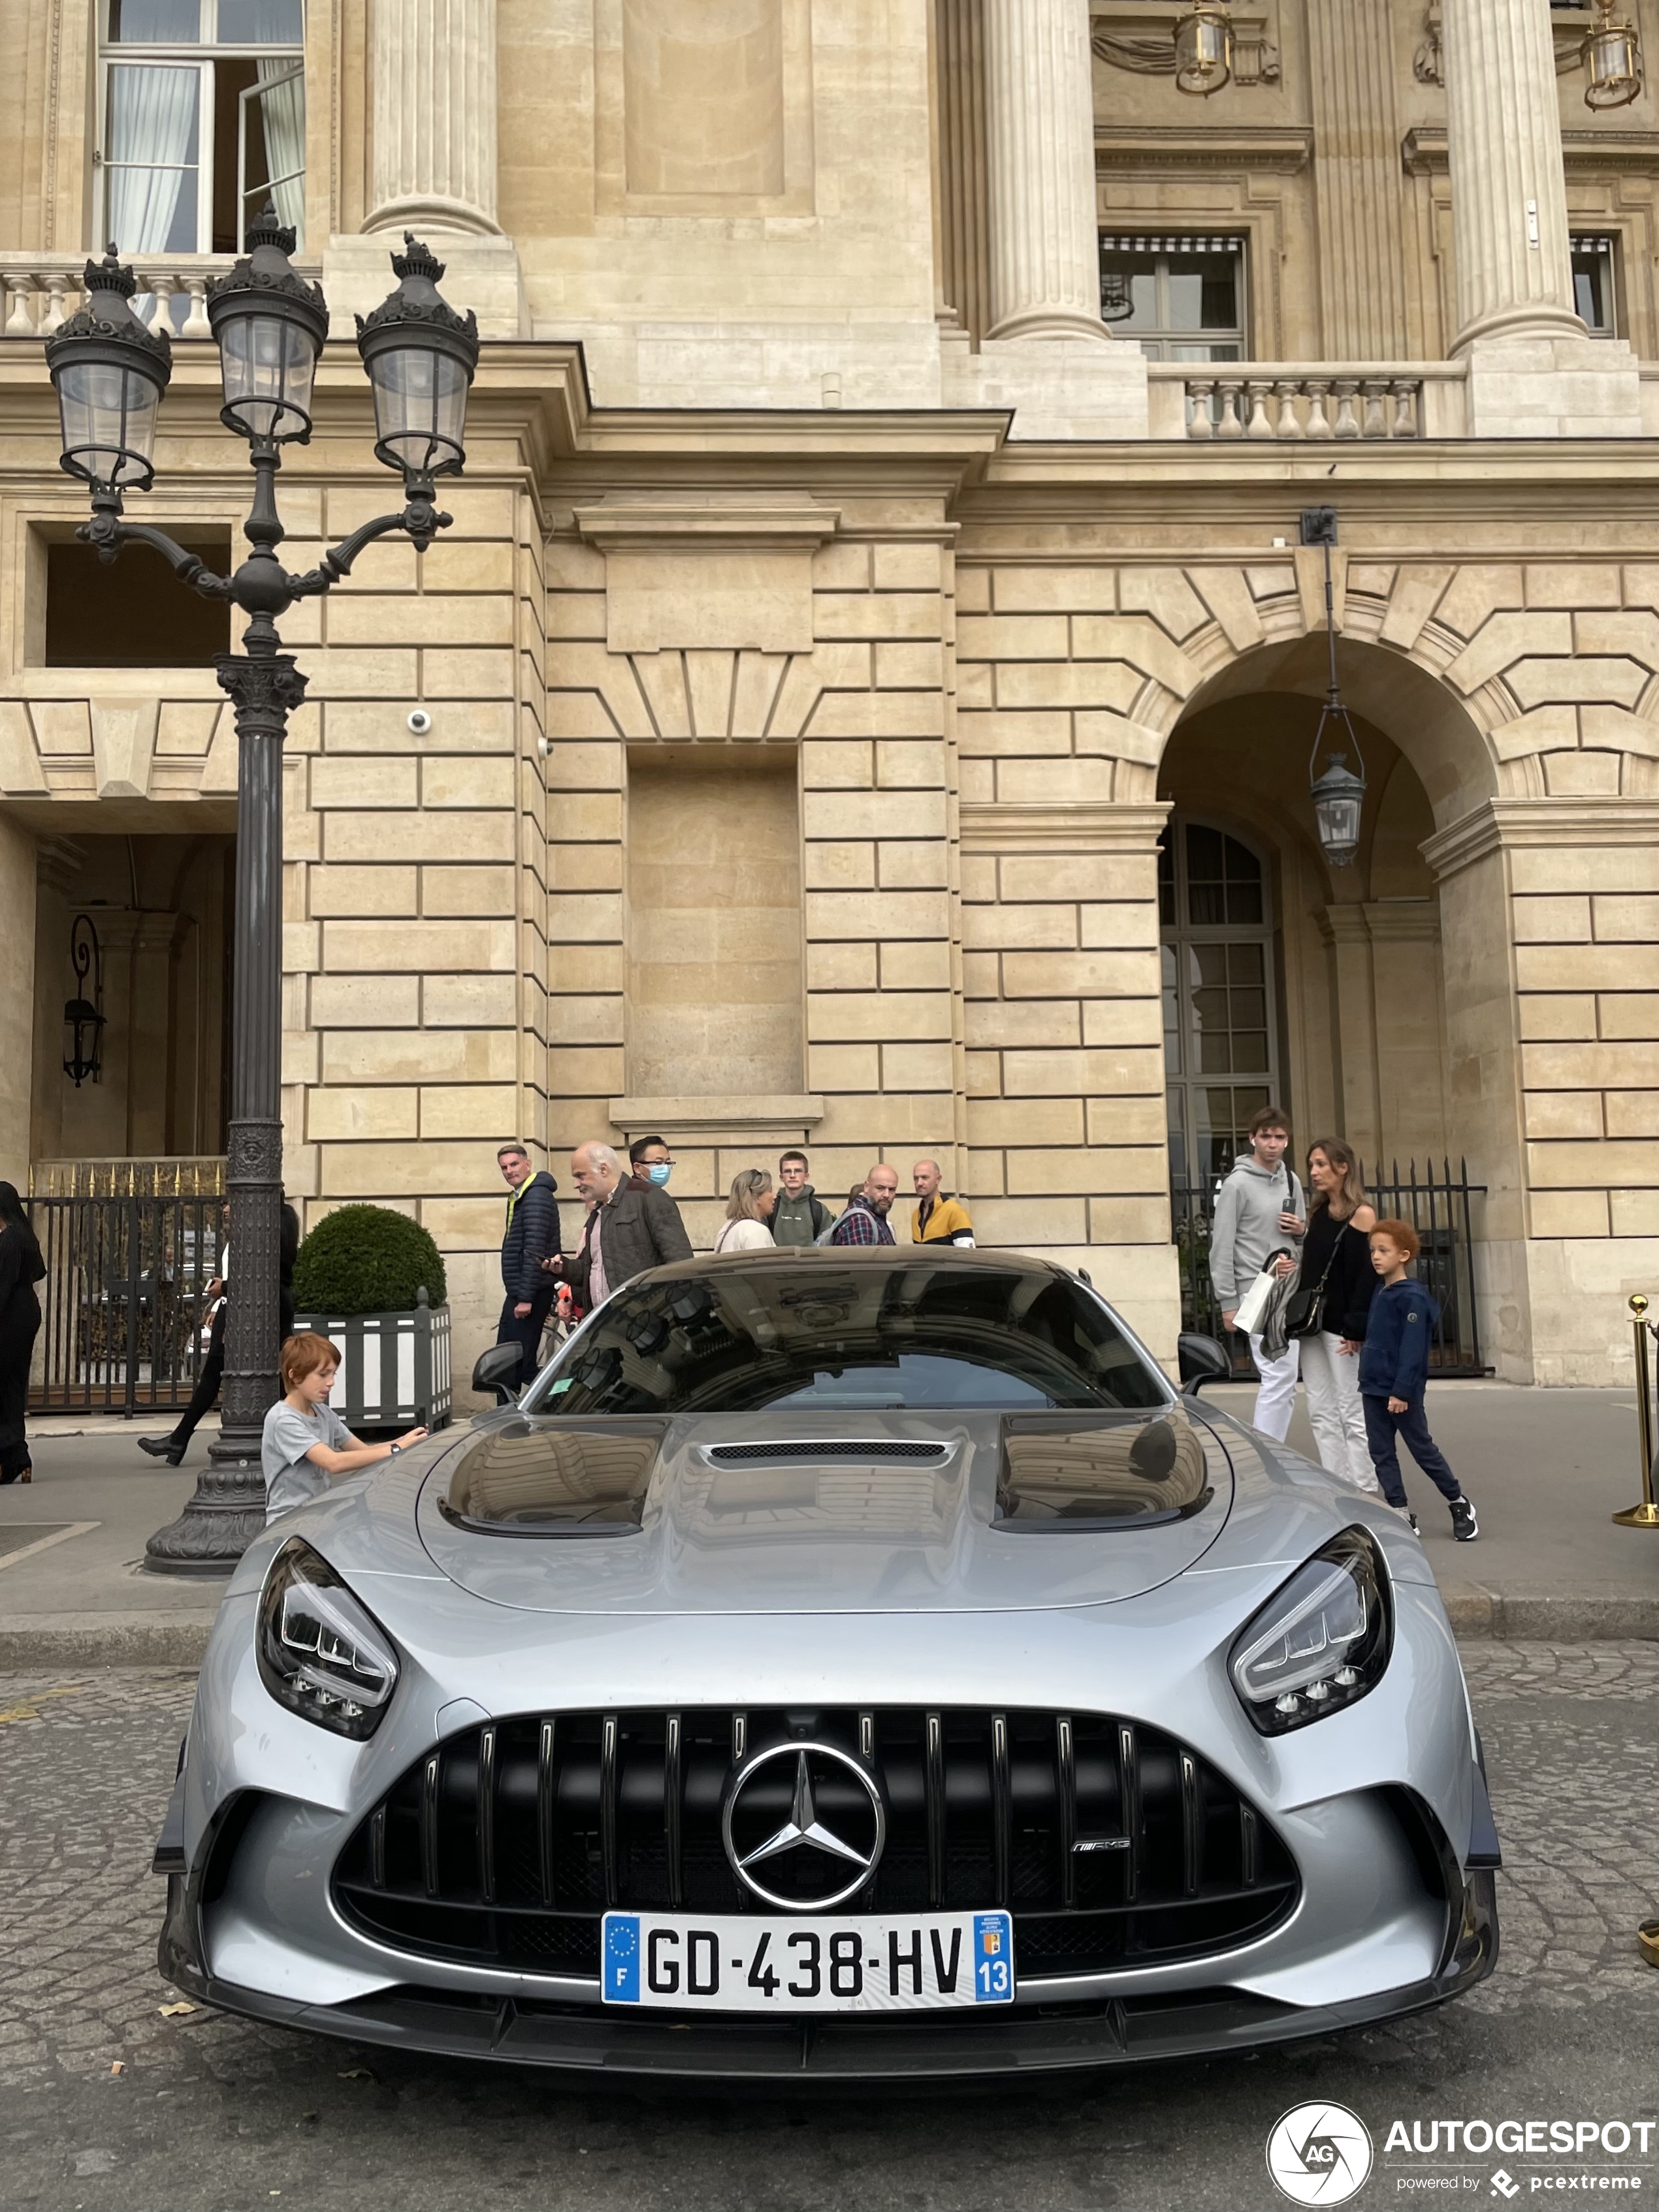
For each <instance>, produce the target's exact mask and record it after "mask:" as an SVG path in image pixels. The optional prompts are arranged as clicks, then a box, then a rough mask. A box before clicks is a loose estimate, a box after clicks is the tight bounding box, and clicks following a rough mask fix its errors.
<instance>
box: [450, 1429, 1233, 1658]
mask: <svg viewBox="0 0 1659 2212" xmlns="http://www.w3.org/2000/svg"><path fill="white" fill-rule="evenodd" d="M1090 1422H1091V1417H1088V1416H1079V1417H1078V1418H1077V1420H1076V1421H1075V1422H1073V1423H1069V1424H1059V1425H1067V1426H1071V1427H1074V1428H1075V1427H1087V1426H1088V1425H1090ZM1093 1425H1094V1429H1095V1431H1096V1433H1097V1436H1098V1437H1099V1439H1100V1442H1099V1445H1098V1451H1099V1454H1100V1455H1101V1456H1102V1459H1103V1461H1108V1460H1109V1462H1111V1467H1112V1468H1113V1469H1114V1470H1118V1469H1121V1468H1122V1466H1123V1464H1124V1462H1125V1458H1126V1454H1133V1453H1134V1451H1135V1449H1136V1439H1137V1438H1139V1437H1143V1436H1145V1435H1146V1433H1147V1432H1148V1431H1153V1430H1155V1429H1158V1428H1159V1425H1165V1426H1164V1428H1163V1429H1162V1430H1161V1431H1160V1433H1159V1434H1158V1436H1157V1437H1154V1439H1153V1442H1154V1444H1155V1445H1156V1446H1158V1448H1159V1449H1162V1450H1163V1452H1164V1454H1165V1455H1167V1453H1168V1450H1169V1448H1170V1432H1171V1431H1173V1433H1174V1435H1175V1436H1176V1438H1177V1439H1178V1440H1179V1442H1180V1446H1181V1449H1182V1452H1183V1453H1184V1454H1185V1455H1188V1458H1190V1457H1191V1456H1192V1455H1199V1456H1200V1457H1201V1462H1202V1467H1201V1475H1200V1480H1201V1490H1200V1496H1199V1498H1197V1499H1195V1500H1194V1501H1193V1502H1192V1503H1191V1504H1190V1505H1189V1507H1188V1510H1185V1511H1183V1512H1182V1513H1180V1514H1179V1515H1176V1514H1174V1513H1170V1514H1169V1515H1168V1516H1164V1517H1158V1516H1146V1517H1143V1518H1139V1519H1122V1520H1120V1521H1118V1522H1115V1523H1112V1524H1111V1525H1101V1524H1099V1523H1098V1522H1097V1523H1096V1524H1094V1525H1082V1524H1081V1523H1080V1522H1079V1519H1078V1518H1077V1517H1076V1516H1077V1512H1078V1509H1077V1508H1076V1507H1075V1505H1073V1506H1071V1507H1068V1508H1066V1509H1065V1510H1068V1511H1070V1512H1071V1513H1072V1515H1073V1518H1072V1519H1070V1520H1067V1519H1066V1518H1064V1517H1044V1516H1048V1515H1049V1514H1050V1513H1051V1510H1052V1509H1051V1508H1050V1507H1049V1505H1048V1504H1047V1503H1046V1502H1045V1503H1043V1504H1040V1505H1039V1507H1038V1508H1037V1509H1036V1510H1037V1516H1038V1517H1036V1518H1033V1519H1030V1520H1029V1521H1024V1522H1017V1523H1015V1524H1014V1525H1012V1526H1010V1525H1007V1524H1006V1523H1000V1522H999V1521H998V1517H997V1516H998V1505H997V1495H998V1486H999V1474H1000V1469H1002V1468H1003V1467H1004V1463H1005V1462H1004V1450H1005V1439H1004V1422H1003V1417H1002V1416H1000V1414H998V1413H983V1412H969V1413H961V1414H954V1413H942V1412H928V1413H902V1412H894V1411H883V1412H882V1413H877V1414H870V1413H862V1414H861V1413H843V1412H837V1413H835V1414H833V1415H828V1414H824V1413H813V1414H811V1415H810V1416H807V1417H805V1418H804V1417H803V1415H802V1414H801V1413H799V1412H798V1411H797V1412H794V1413H768V1414H748V1415H730V1414H726V1415H721V1416H720V1417H719V1418H718V1419H712V1418H708V1417H702V1418H687V1419H674V1420H670V1421H667V1422H665V1423H662V1424H659V1425H657V1427H656V1429H655V1431H653V1442H652V1443H651V1444H650V1445H649V1446H647V1455H646V1456H647V1462H648V1463H649V1472H648V1477H647V1478H646V1480H645V1482H644V1487H643V1495H642V1497H641V1498H640V1499H639V1500H638V1502H637V1505H636V1509H635V1510H636V1516H637V1522H638V1525H637V1526H636V1527H635V1526H628V1527H618V1526H617V1525H614V1524H612V1525H605V1523H602V1522H601V1523H599V1524H598V1525H595V1524H594V1523H592V1522H583V1521H582V1520H580V1519H567V1520H566V1521H564V1522H562V1523H560V1524H558V1525H555V1526H550V1525H546V1524H545V1523H544V1524H542V1525H535V1524H534V1523H533V1522H532V1523H530V1524H528V1525H527V1524H526V1523H525V1522H522V1521H521V1522H517V1523H515V1524H513V1525H500V1526H487V1525H482V1524H481V1523H480V1522H479V1521H478V1520H477V1518H474V1517H463V1518H460V1519H458V1518H457V1516H456V1510H455V1507H454V1505H453V1504H452V1503H451V1500H452V1498H453V1496H454V1495H456V1494H458V1486H457V1484H456V1481H455V1476H456V1471H457V1468H458V1467H459V1465H460V1464H461V1462H462V1461H463V1459H464V1458H465V1455H466V1454H468V1453H469V1452H470V1453H473V1454H478V1453H485V1454H489V1455H492V1465H493V1467H494V1468H495V1469H496V1470H497V1471H498V1472H499V1471H501V1470H505V1476H504V1477H503V1479H502V1480H500V1481H498V1482H497V1484H496V1493H497V1495H498V1496H499V1495H500V1494H501V1491H502V1490H503V1489H504V1488H506V1487H508V1486H509V1485H510V1478H511V1477H512V1475H513V1471H514V1467H515V1462H514V1455H515V1454H517V1455H518V1459H517V1465H520V1466H522V1465H525V1464H527V1463H529V1462H531V1461H532V1460H533V1459H534V1458H535V1456H536V1455H537V1452H538V1445H539V1446H540V1447H541V1448H542V1449H543V1450H544V1449H545V1440H546V1438H547V1437H550V1436H553V1435H556V1434H558V1433H559V1432H561V1431H565V1432H567V1433H568V1431H569V1428H570V1424H569V1423H561V1422H559V1421H556V1420H554V1421H537V1420H534V1419H529V1418H526V1417H523V1416H517V1417H514V1418H513V1419H509V1420H507V1421H505V1422H501V1423H493V1422H492V1423H487V1424H483V1425H480V1427H479V1428H478V1429H477V1430H475V1431H473V1432H472V1433H471V1437H470V1438H469V1439H465V1440H464V1441H463V1443H462V1444H461V1445H460V1446H459V1448H458V1449H456V1450H454V1451H453V1452H447V1453H445V1454H444V1455H443V1456H442V1457H441V1459H440V1460H439V1461H438V1462H436V1463H435V1465H434V1466H433V1468H432V1469H431V1471H430V1472H429V1473H428V1476H427V1478H426V1480H425V1481H424V1483H423V1484H422V1490H421V1494H420V1498H419V1501H418V1504H417V1506H416V1523H417V1528H418V1532H419V1537H420V1541H421V1543H422V1547H424V1549H425V1552H426V1553H427V1554H428V1557H429V1558H430V1559H431V1560H432V1561H433V1563H434V1564H435V1565H436V1566H437V1567H438V1568H439V1569H441V1571H442V1572H443V1573H444V1574H445V1575H446V1576H447V1577H449V1579H450V1580H451V1581H453V1582H454V1583H457V1584H459V1586H460V1587H461V1588H462V1589H465V1590H467V1591H469V1592H470V1593H471V1595H474V1596H476V1597H478V1598H482V1599H483V1600H485V1601H488V1602H489V1603H491V1604H495V1605H500V1606H504V1607H515V1608H519V1609H522V1610H526V1611H529V1612H538V1613H610V1614H616V1613H629V1614H659V1613H805V1612H810V1613H824V1612H872V1611H875V1612H894V1613H900V1612H902V1613H917V1612H923V1613H939V1612H947V1613H948V1612H957V1611H971V1612H975V1613H979V1612H986V1611H999V1612H1008V1611H1015V1612H1018V1611H1024V1610H1030V1609H1036V1608H1044V1609H1046V1608H1050V1607H1066V1606H1077V1605H1091V1604H1105V1603H1110V1602H1113V1601H1121V1600H1123V1599H1127V1598H1132V1597H1136V1596H1139V1595H1141V1594H1142V1593H1143V1592H1145V1591H1146V1590H1149V1589H1155V1588H1157V1587H1158V1585H1159V1584H1160V1583H1166V1582H1169V1581H1170V1580H1172V1579H1173V1578H1174V1577H1176V1576H1177V1575H1180V1574H1182V1573H1183V1572H1185V1571H1187V1570H1188V1568H1189V1567H1191V1566H1192V1565H1193V1564H1194V1562H1195V1561H1196V1560H1197V1559H1200V1558H1201V1557H1202V1555H1203V1553H1205V1552H1206V1551H1207V1550H1208V1549H1209V1547H1210V1546H1211V1545H1212V1544H1213V1543H1214V1542H1215V1541H1216V1539H1217V1537H1218V1535H1219V1534H1220V1533H1221V1531H1222V1529H1223V1528H1224V1527H1225V1524H1226V1520H1227V1516H1228V1513H1229V1511H1230V1510H1231V1504H1232V1498H1233V1471H1232V1466H1231V1461H1230V1459H1229V1456H1228V1454H1227V1451H1226V1449H1225V1448H1224V1446H1223V1444H1222V1443H1221V1440H1220V1437H1219V1436H1218V1434H1217V1432H1216V1430H1215V1429H1214V1428H1212V1426H1211V1425H1209V1423H1208V1422H1207V1421H1206V1420H1205V1419H1203V1417H1202V1416H1201V1415H1199V1414H1197V1413H1195V1412H1194V1410H1193V1409H1192V1408H1191V1407H1189V1406H1188V1405H1187V1404H1186V1403H1185V1402H1182V1403H1181V1404H1178V1405H1171V1406H1168V1407H1158V1408H1156V1409H1154V1410H1153V1411H1151V1412H1149V1413H1139V1414H1127V1415H1123V1416H1119V1417H1115V1418H1114V1419H1112V1420H1110V1421H1109V1422H1106V1423H1100V1422H1097V1421H1096V1422H1094V1424H1093ZM1066 1441H1067V1442H1068V1443H1074V1441H1075V1440H1074V1439H1071V1438H1068V1439H1067V1440H1066ZM1076 1449H1080V1450H1081V1451H1082V1452H1083V1453H1084V1455H1085V1458H1086V1456H1087V1454H1088V1452H1089V1450H1090V1449H1091V1443H1090V1439H1089V1438H1088V1437H1085V1438H1084V1440H1083V1443H1082V1444H1081V1446H1077V1447H1076ZM1151 1456H1152V1461H1153V1462H1157V1460H1158V1450H1156V1449H1155V1450H1154V1451H1153V1453H1152V1455H1151ZM1139 1466H1140V1462H1139V1460H1137V1462H1136V1468H1137V1471H1139ZM486 1487H487V1486H486ZM1119 1487H1120V1491H1121V1487H1122V1486H1121V1483H1120V1486H1119Z"/></svg>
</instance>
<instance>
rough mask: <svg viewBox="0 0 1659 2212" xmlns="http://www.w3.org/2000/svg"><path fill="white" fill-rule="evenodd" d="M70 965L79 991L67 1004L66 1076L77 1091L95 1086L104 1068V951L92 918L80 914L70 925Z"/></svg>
mask: <svg viewBox="0 0 1659 2212" xmlns="http://www.w3.org/2000/svg"><path fill="white" fill-rule="evenodd" d="M70 964H71V966H72V967H73V968H74V969H75V980H76V982H77V983H78V984H79V986H80V989H79V990H78V991H77V992H76V995H75V997H74V998H72V999H65V1000H64V1074H65V1075H67V1076H68V1077H69V1078H70V1080H71V1081H72V1082H73V1083H74V1085H75V1087H76V1090H77V1091H78V1090H79V1089H80V1088H81V1085H82V1084H83V1083H86V1082H88V1081H90V1082H93V1083H96V1081H97V1080H98V1077H99V1073H100V1069H101V1067H102V1065H103V1054H102V1051H101V1047H102V1044H103V1039H104V948H103V946H102V945H100V943H99V942H98V932H97V930H96V929H95V928H94V926H93V920H92V916H91V915H89V914H77V915H76V917H75V920H74V921H73V922H71V923H70ZM88 981H90V983H91V987H92V996H91V997H90V998H88V996H87V987H88Z"/></svg>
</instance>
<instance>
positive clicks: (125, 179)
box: [106, 63, 202, 253]
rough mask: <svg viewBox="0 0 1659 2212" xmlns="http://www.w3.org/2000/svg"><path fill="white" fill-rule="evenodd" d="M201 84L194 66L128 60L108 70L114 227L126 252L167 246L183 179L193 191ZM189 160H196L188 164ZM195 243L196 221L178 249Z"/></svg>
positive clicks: (120, 247) (160, 249)
mask: <svg viewBox="0 0 1659 2212" xmlns="http://www.w3.org/2000/svg"><path fill="white" fill-rule="evenodd" d="M201 85H202V77H201V72H200V70H195V69H140V68H137V67H134V66H133V65H131V64H126V63H123V64H120V65H119V66H118V67H117V68H114V69H112V70H111V71H110V88H109V148H108V152H107V154H106V162H107V164H108V170H107V173H108V177H109V227H110V230H111V232H112V234H113V236H114V239H115V243H116V247H117V249H118V252H122V253H161V252H165V251H166V250H167V242H168V239H169V237H170V235H171V234H172V230H173V217H174V216H175V214H176V213H177V212H178V208H179V193H180V191H183V189H184V187H185V182H186V179H188V182H189V185H190V188H191V194H192V196H193V195H194V192H195V190H196V171H195V168H194V167H193V161H194V150H195V139H196V109H197V102H198V100H200V97H201ZM186 161H191V163H192V166H191V167H189V168H186V167H185V166H184V165H185V162H186ZM191 213H192V215H193V213H194V210H193V208H192V210H191ZM196 245H197V239H196V230H195V225H194V223H193V222H191V227H190V234H189V237H188V239H187V240H182V241H181V242H180V245H179V249H178V250H179V251H180V252H185V253H193V252H195V251H196Z"/></svg>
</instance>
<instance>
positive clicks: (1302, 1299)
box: [1285, 1221, 1353, 1338]
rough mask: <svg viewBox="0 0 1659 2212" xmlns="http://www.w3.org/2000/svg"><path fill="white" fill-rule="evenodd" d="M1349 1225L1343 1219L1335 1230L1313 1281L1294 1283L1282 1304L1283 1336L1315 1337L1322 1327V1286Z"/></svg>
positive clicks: (1349, 1228) (1323, 1317)
mask: <svg viewBox="0 0 1659 2212" xmlns="http://www.w3.org/2000/svg"><path fill="white" fill-rule="evenodd" d="M1352 1227H1353V1224H1352V1221H1345V1222H1344V1223H1343V1225H1342V1226H1341V1227H1340V1229H1339V1230H1338V1231H1337V1232H1336V1242H1335V1243H1334V1244H1333V1245H1332V1246H1331V1256H1330V1258H1329V1259H1328V1260H1327V1261H1326V1262H1325V1272H1324V1273H1323V1274H1322V1276H1321V1277H1320V1279H1319V1280H1318V1281H1317V1282H1316V1283H1310V1284H1308V1285H1305V1286H1304V1285H1302V1284H1299V1283H1298V1284H1297V1287H1296V1289H1295V1290H1293V1291H1291V1295H1290V1297H1289V1298H1288V1299H1287V1300H1286V1301H1285V1335H1286V1337H1296V1338H1300V1337H1304V1336H1318V1335H1320V1334H1322V1332H1323V1330H1324V1327H1325V1285H1326V1284H1327V1283H1328V1282H1329V1280H1330V1278H1331V1269H1332V1268H1333V1267H1334V1266H1335V1265H1336V1255H1337V1254H1338V1253H1339V1252H1340V1250H1341V1249H1342V1239H1343V1238H1344V1237H1346V1235H1347V1233H1348V1231H1349V1230H1351V1229H1352Z"/></svg>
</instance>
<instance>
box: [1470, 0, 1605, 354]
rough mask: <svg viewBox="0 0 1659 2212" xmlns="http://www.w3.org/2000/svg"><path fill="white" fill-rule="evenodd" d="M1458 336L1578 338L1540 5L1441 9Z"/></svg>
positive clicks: (1518, 1)
mask: <svg viewBox="0 0 1659 2212" xmlns="http://www.w3.org/2000/svg"><path fill="white" fill-rule="evenodd" d="M1443 13H1444V21H1443V30H1442V33H1441V36H1442V42H1443V52H1444V57H1445V75H1446V125H1447V131H1448V133H1449V140H1450V155H1451V202H1452V250H1453V253H1454V256H1455V261H1456V276H1457V336H1456V337H1455V340H1454V341H1453V344H1452V348H1451V350H1452V352H1453V354H1454V355H1458V354H1462V353H1464V352H1467V350H1468V348H1469V347H1470V345H1472V344H1473V343H1474V342H1475V341H1476V340H1478V339H1483V338H1488V337H1504V338H1505V339H1526V338H1535V337H1544V338H1553V337H1566V338H1571V337H1583V336H1584V335H1585V332H1584V325H1583V323H1582V322H1581V321H1580V320H1579V319H1578V317H1577V315H1576V314H1575V313H1573V309H1572V264H1571V255H1570V251H1569V247H1568V243H1567V189H1566V178H1565V170H1564V168H1563V165H1562V157H1561V118H1560V111H1559V107H1558V106H1557V105H1556V89H1555V52H1554V46H1553V40H1552V36H1551V32H1550V12H1549V8H1548V5H1547V0H1445V6H1444V11H1443Z"/></svg>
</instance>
